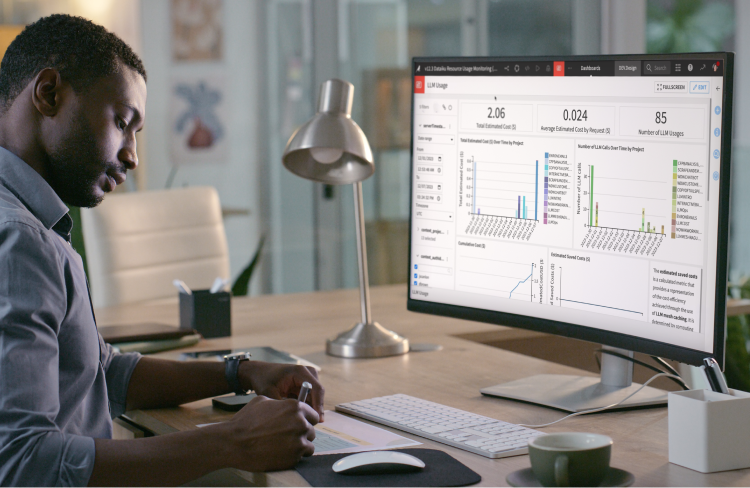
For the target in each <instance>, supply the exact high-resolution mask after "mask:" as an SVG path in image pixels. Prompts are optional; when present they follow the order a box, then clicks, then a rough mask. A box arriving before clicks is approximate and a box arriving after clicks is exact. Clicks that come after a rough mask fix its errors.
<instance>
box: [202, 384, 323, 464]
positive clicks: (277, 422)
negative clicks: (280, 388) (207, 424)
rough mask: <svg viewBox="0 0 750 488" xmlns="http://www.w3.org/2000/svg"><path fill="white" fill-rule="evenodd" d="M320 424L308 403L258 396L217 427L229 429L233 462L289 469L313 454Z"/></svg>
mask: <svg viewBox="0 0 750 488" xmlns="http://www.w3.org/2000/svg"><path fill="white" fill-rule="evenodd" d="M317 423H318V414H317V413H316V412H315V410H313V409H312V408H310V406H309V405H307V404H304V403H301V402H298V401H296V400H289V399H287V400H270V399H268V398H266V397H264V396H258V397H256V398H253V399H252V400H251V401H250V402H248V404H247V405H245V406H244V407H243V408H242V410H240V411H239V412H237V414H236V415H235V416H234V417H233V418H232V420H231V421H229V422H223V423H222V424H218V425H217V426H216V427H217V428H219V429H224V428H226V429H228V430H229V432H228V438H229V439H231V444H232V445H233V449H232V452H233V453H234V454H236V457H235V458H234V459H233V462H232V464H233V465H234V466H235V467H237V468H239V469H244V470H246V471H255V472H258V471H276V470H280V469H290V468H292V467H294V466H295V465H296V464H297V463H298V462H299V460H300V459H301V458H302V456H312V454H313V452H314V451H315V447H314V446H313V444H312V441H313V439H315V429H314V428H313V425H315V424H317ZM225 438H226V437H225Z"/></svg>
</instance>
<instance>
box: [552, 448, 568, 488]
mask: <svg viewBox="0 0 750 488" xmlns="http://www.w3.org/2000/svg"><path fill="white" fill-rule="evenodd" d="M555 485H557V486H570V480H569V479H568V456H565V455H560V456H557V458H556V459H555Z"/></svg>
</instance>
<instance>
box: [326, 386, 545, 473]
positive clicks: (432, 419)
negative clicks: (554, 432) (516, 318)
mask: <svg viewBox="0 0 750 488" xmlns="http://www.w3.org/2000/svg"><path fill="white" fill-rule="evenodd" d="M336 410H337V411H339V412H343V413H347V414H350V415H354V416H356V417H361V418H363V419H367V420H372V421H373V422H377V423H379V424H383V425H387V426H389V427H393V428H395V429H399V430H403V431H404V432H409V433H410V434H414V435H418V436H420V437H426V438H427V439H431V440H433V441H437V442H442V443H443V444H447V445H449V446H453V447H458V448H459V449H465V450H467V451H471V452H473V453H475V454H479V455H481V456H486V457H489V458H502V457H508V456H518V455H521V454H526V453H528V452H529V450H528V443H529V439H532V438H534V437H537V436H540V435H543V434H544V432H539V431H538V430H532V429H527V428H526V427H521V426H519V425H516V424H510V423H508V422H501V421H499V420H495V419H491V418H489V417H483V416H482V415H476V414H473V413H471V412H466V411H464V410H459V409H457V408H451V407H446V406H445V405H441V404H439V403H434V402H428V401H426V400H421V399H419V398H415V397H413V396H409V395H402V394H397V395H389V396H384V397H377V398H370V399H368V400H360V401H357V402H351V403H342V404H340V405H336Z"/></svg>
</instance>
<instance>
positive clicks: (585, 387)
mask: <svg viewBox="0 0 750 488" xmlns="http://www.w3.org/2000/svg"><path fill="white" fill-rule="evenodd" d="M603 348H604V349H607V350H611V351H614V352H618V353H620V354H625V355H627V356H629V357H633V352H632V351H626V350H624V349H617V348H614V347H607V346H603ZM640 387H641V385H640V384H638V383H633V363H632V362H630V361H628V360H625V359H622V358H618V357H616V356H612V355H609V354H602V372H601V377H596V376H569V375H559V374H540V375H536V376H530V377H528V378H523V379H521V380H517V381H512V382H510V383H503V384H502V385H496V386H491V387H489V388H482V389H481V390H480V391H481V392H482V394H483V395H488V396H496V397H501V398H509V399H511V400H520V401H523V402H529V403H536V404H538V405H543V406H546V407H552V408H557V409H559V410H565V411H567V412H580V411H582V410H588V409H592V408H599V407H605V406H607V405H611V404H613V403H617V402H619V401H620V400H622V399H623V398H625V397H627V396H628V395H630V394H631V393H633V392H634V391H636V390H637V389H638V388H640ZM666 404H667V392H666V391H664V390H659V389H657V388H651V387H650V386H647V387H645V388H644V389H642V390H641V391H640V392H638V394H637V395H634V396H632V397H631V398H629V399H628V400H627V401H625V402H623V403H621V404H620V405H618V406H617V407H614V408H613V410H623V409H629V408H638V407H649V406H660V405H664V406H666Z"/></svg>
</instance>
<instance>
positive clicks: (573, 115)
mask: <svg viewBox="0 0 750 488" xmlns="http://www.w3.org/2000/svg"><path fill="white" fill-rule="evenodd" d="M563 120H572V121H573V122H580V121H582V120H589V114H588V110H578V109H577V108H572V109H570V110H568V109H567V108H566V109H565V110H563Z"/></svg>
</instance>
